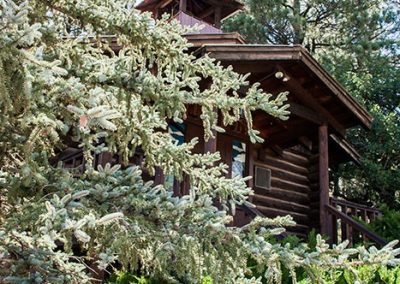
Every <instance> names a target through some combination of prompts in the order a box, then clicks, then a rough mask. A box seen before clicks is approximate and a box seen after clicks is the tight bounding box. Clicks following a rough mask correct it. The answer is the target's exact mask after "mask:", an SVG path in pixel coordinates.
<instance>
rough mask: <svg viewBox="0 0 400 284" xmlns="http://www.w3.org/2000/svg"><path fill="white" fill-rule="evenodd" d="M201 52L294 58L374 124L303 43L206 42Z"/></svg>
mask: <svg viewBox="0 0 400 284" xmlns="http://www.w3.org/2000/svg"><path fill="white" fill-rule="evenodd" d="M196 53H197V54H199V53H200V54H203V55H204V54H209V55H210V56H211V57H213V58H216V59H217V60H220V61H227V62H237V61H250V62H259V63H262V61H280V62H282V61H283V62H284V61H292V62H297V63H301V64H302V65H303V66H304V67H306V68H308V69H309V70H310V71H311V72H312V74H313V76H316V77H317V78H318V79H319V82H320V84H323V85H324V86H325V87H326V88H327V89H328V90H329V93H330V95H332V96H334V97H335V98H337V99H338V100H339V101H340V102H341V103H342V104H343V107H345V108H346V109H347V110H348V111H349V112H351V114H352V115H353V117H354V119H355V120H357V121H358V123H354V125H356V124H360V125H362V126H363V127H365V128H371V124H372V121H373V117H372V116H371V115H370V114H369V113H368V112H367V111H366V110H365V109H364V108H363V107H362V106H361V105H360V104H359V103H358V102H357V101H356V100H355V99H354V98H353V97H352V96H351V95H350V94H349V93H348V92H347V91H346V90H345V89H344V88H343V87H342V86H341V85H340V84H339V83H338V82H337V81H336V80H335V79H334V78H333V77H332V76H331V75H330V74H329V73H328V72H327V71H325V70H324V69H323V68H322V66H321V65H320V64H319V63H318V62H317V61H316V60H315V59H314V58H313V57H312V56H311V55H310V54H309V53H308V52H307V50H306V49H305V48H304V47H302V46H299V45H295V46H286V45H285V46H281V45H249V44H240V45H232V44H206V45H204V46H203V47H202V48H200V49H199V50H198V51H197V52H196Z"/></svg>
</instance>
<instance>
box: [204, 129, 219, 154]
mask: <svg viewBox="0 0 400 284" xmlns="http://www.w3.org/2000/svg"><path fill="white" fill-rule="evenodd" d="M212 133H213V136H214V138H211V137H210V138H209V139H208V141H204V153H207V152H209V153H215V152H217V131H215V130H212Z"/></svg>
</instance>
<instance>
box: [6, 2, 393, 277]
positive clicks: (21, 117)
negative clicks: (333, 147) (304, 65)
mask: <svg viewBox="0 0 400 284" xmlns="http://www.w3.org/2000/svg"><path fill="white" fill-rule="evenodd" d="M0 5H1V6H0V7H1V10H0V13H1V14H0V19H1V20H0V30H1V31H2V32H1V34H0V98H1V100H0V111H1V116H0V189H1V200H0V210H1V212H2V213H1V216H0V281H1V282H5V283H89V282H90V281H92V280H93V279H92V277H94V276H96V275H95V273H93V274H92V273H91V271H92V269H93V267H96V268H97V269H98V270H102V271H105V270H107V269H109V270H112V269H113V266H116V265H118V266H121V268H122V270H125V271H129V270H132V271H139V272H140V273H139V274H140V275H141V277H142V276H143V278H139V279H136V278H135V280H134V281H142V282H143V281H147V278H148V277H151V278H154V279H159V280H160V281H165V282H169V283H178V282H184V283H199V282H200V280H201V279H202V277H204V276H205V275H207V276H209V277H210V278H211V279H213V281H216V283H260V280H259V279H256V278H254V277H253V278H251V279H248V278H247V277H246V276H247V275H248V273H249V271H248V268H247V259H253V260H254V261H255V263H256V264H257V267H256V269H257V271H258V272H260V273H261V272H263V276H264V277H265V278H267V279H270V280H269V281H270V282H278V283H279V282H280V281H281V279H282V269H287V270H288V271H289V272H290V274H291V275H292V276H293V277H294V276H295V273H294V272H295V271H296V269H297V268H299V267H302V268H303V269H304V270H305V271H307V277H308V278H309V279H310V281H313V282H321V281H322V280H321V279H322V277H323V275H324V274H325V273H327V272H326V271H330V269H334V268H335V267H338V268H342V269H346V271H347V270H349V273H353V275H354V277H355V279H357V278H358V277H359V276H358V275H357V273H356V272H354V271H353V270H351V269H349V267H352V266H353V265H375V264H379V265H381V266H394V265H397V264H398V262H399V260H398V259H397V258H396V256H397V255H398V254H399V253H400V251H399V250H394V249H393V247H394V245H395V244H396V243H395V242H393V243H391V244H389V245H388V246H387V247H385V248H383V249H382V250H377V249H376V248H374V247H371V248H369V249H368V250H367V249H365V248H362V247H360V248H357V249H354V248H347V243H343V244H340V245H338V246H336V247H334V248H329V246H328V245H327V244H326V242H325V241H324V240H323V239H321V237H320V236H317V243H316V249H315V250H314V251H312V252H309V248H308V247H307V246H306V245H298V246H296V247H291V246H290V245H289V244H287V245H281V244H279V243H276V244H272V243H270V242H268V241H267V240H268V238H270V237H271V236H272V235H280V234H282V232H284V229H283V227H285V226H290V225H293V224H294V222H293V221H292V220H291V218H290V217H280V218H276V219H274V220H271V219H267V218H264V219H263V218H256V219H255V220H253V221H252V222H251V223H250V224H248V225H246V226H244V227H242V228H235V227H229V226H227V224H229V223H230V222H231V221H232V215H231V213H234V212H235V208H236V206H238V205H247V206H252V204H251V203H249V202H248V201H247V198H248V195H249V194H251V189H250V188H248V187H247V186H246V180H247V178H244V179H242V178H239V177H236V178H232V179H230V178H229V179H228V178H226V177H225V176H226V175H225V174H226V168H227V166H226V165H224V164H216V163H218V161H219V155H218V154H209V153H208V154H192V153H191V150H192V149H193V147H194V145H195V144H196V139H195V140H193V141H191V142H189V143H184V144H181V145H177V143H175V142H174V140H173V139H172V138H171V137H170V136H169V135H168V134H167V133H166V132H165V130H166V127H167V122H168V121H170V120H174V121H175V122H181V121H182V120H184V119H185V116H186V111H187V109H186V107H187V106H188V105H192V104H196V105H199V106H200V107H201V109H202V115H201V119H202V121H203V123H204V128H205V139H208V138H209V137H210V136H212V135H213V131H212V130H217V131H223V128H222V127H221V126H219V125H217V122H218V120H219V119H218V112H216V111H215V110H216V109H219V110H221V113H222V116H223V118H222V121H223V126H226V125H228V124H232V123H234V122H235V121H237V120H239V119H240V117H241V114H244V118H245V120H246V122H247V125H248V131H249V132H248V134H249V137H250V139H251V140H252V141H253V142H260V141H261V139H260V138H259V137H258V136H257V135H258V133H257V131H256V130H254V129H253V128H252V119H251V113H252V111H255V110H258V109H260V110H262V111H265V112H267V113H268V114H270V115H272V116H275V117H277V118H280V119H286V118H287V116H288V112H287V111H286V109H287V105H285V100H286V94H285V93H282V94H281V95H279V96H276V97H273V96H271V95H270V94H266V93H265V92H263V91H262V90H260V89H259V88H258V86H255V85H253V86H248V83H247V82H246V76H241V75H238V74H236V73H234V72H233V71H232V68H223V67H222V66H220V65H219V64H218V63H216V62H214V61H213V60H212V59H210V58H208V57H207V56H205V57H201V58H195V57H194V56H192V55H190V54H189V53H188V52H187V50H188V47H189V44H188V43H187V42H186V40H185V39H183V38H182V37H181V36H180V34H181V33H183V32H186V30H184V29H182V28H181V27H180V26H179V25H178V24H177V23H176V22H169V21H168V20H167V19H166V18H164V19H161V20H160V21H154V20H153V19H152V18H151V15H150V14H148V13H144V14H140V13H139V12H138V11H136V10H134V9H133V8H132V7H131V6H130V4H129V3H126V1H119V0H115V1H109V2H108V1H99V0H76V1H68V0H31V1H27V2H20V1H11V0H5V1H1V2H0ZM104 35H114V36H104ZM116 49H120V50H119V51H118V52H116ZM202 79H210V80H209V81H210V84H209V86H208V88H204V87H203V86H202V85H201V80H202ZM211 79H212V80H211ZM239 89H241V90H243V89H246V90H247V93H246V94H245V95H243V96H239V94H238V93H239V92H238V90H239ZM228 94H229V95H228ZM71 145H72V146H75V147H80V148H82V149H83V151H84V156H85V161H86V167H85V171H84V172H83V173H82V174H81V175H80V176H77V175H75V174H74V173H73V172H71V171H68V170H67V169H63V168H62V167H61V165H53V164H52V163H51V161H52V160H54V158H57V154H58V153H59V152H61V151H63V150H65V149H66V148H67V147H69V146H71ZM138 148H140V149H141V150H142V151H143V152H144V154H145V164H144V166H143V167H144V170H146V171H148V172H149V173H150V174H154V172H155V168H156V167H158V168H161V169H162V170H163V171H164V173H165V174H166V175H173V176H175V177H177V178H182V177H183V176H184V175H185V176H187V177H188V178H189V180H190V185H191V188H190V194H189V195H187V196H183V197H176V196H173V192H172V191H169V190H167V189H165V188H164V187H163V186H162V185H154V184H153V183H152V182H144V181H143V179H142V170H143V169H142V168H139V167H138V166H132V167H125V168H122V167H121V165H113V166H112V165H110V164H106V165H101V166H99V167H98V168H94V167H93V166H92V161H93V159H94V156H95V154H99V153H104V152H108V153H111V154H114V155H118V156H119V157H121V159H122V162H123V164H125V165H126V164H127V163H128V162H129V159H130V158H131V157H132V156H133V155H134V154H135V151H136V149H138ZM213 200H218V201H219V203H220V204H221V209H218V208H217V207H215V206H214V205H213ZM171 264H172V265H171ZM88 266H91V267H90V268H89V267H88ZM283 267H285V268H283ZM250 277H251V276H250ZM128 281H130V280H129V279H128Z"/></svg>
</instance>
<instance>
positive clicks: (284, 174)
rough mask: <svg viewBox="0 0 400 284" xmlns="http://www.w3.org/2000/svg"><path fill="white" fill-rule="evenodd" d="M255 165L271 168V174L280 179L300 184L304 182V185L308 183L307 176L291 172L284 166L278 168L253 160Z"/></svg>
mask: <svg viewBox="0 0 400 284" xmlns="http://www.w3.org/2000/svg"><path fill="white" fill-rule="evenodd" d="M254 164H255V165H256V166H261V167H266V168H268V169H270V170H271V174H272V176H273V177H274V176H275V177H278V178H281V179H285V180H290V181H293V182H296V183H300V184H304V185H308V184H309V182H308V177H307V175H305V174H298V173H295V172H291V171H289V170H288V169H286V168H279V167H275V166H273V165H272V164H270V163H266V162H265V163H259V162H255V163H254Z"/></svg>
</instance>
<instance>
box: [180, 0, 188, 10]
mask: <svg viewBox="0 0 400 284" xmlns="http://www.w3.org/2000/svg"><path fill="white" fill-rule="evenodd" d="M186 8H187V0H179V11H182V12H186Z"/></svg>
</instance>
